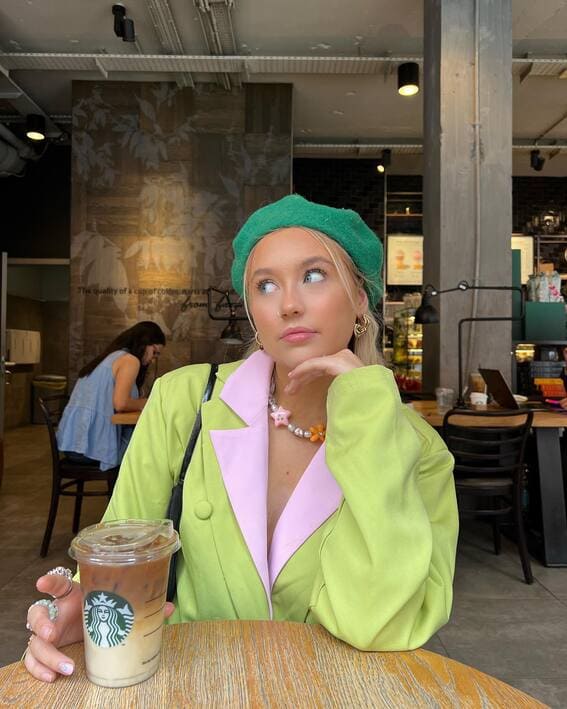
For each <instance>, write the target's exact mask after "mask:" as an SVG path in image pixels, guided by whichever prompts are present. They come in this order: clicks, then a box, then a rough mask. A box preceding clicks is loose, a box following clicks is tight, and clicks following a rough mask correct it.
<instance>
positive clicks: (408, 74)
mask: <svg viewBox="0 0 567 709" xmlns="http://www.w3.org/2000/svg"><path fill="white" fill-rule="evenodd" d="M418 91H419V64H418V63H417V62H405V63H404V64H400V65H399V66H398V93H399V94H400V95H401V96H415V94H416V93H417V92H418Z"/></svg>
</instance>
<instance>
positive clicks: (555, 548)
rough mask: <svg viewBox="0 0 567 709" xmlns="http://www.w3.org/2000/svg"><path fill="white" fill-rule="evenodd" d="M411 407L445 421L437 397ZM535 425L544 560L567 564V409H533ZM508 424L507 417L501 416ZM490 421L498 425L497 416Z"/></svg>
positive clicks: (479, 422)
mask: <svg viewBox="0 0 567 709" xmlns="http://www.w3.org/2000/svg"><path fill="white" fill-rule="evenodd" d="M412 408H413V409H414V410H415V411H417V412H418V413H420V414H421V415H422V416H423V418H424V419H425V420H426V421H427V422H428V423H429V424H431V426H433V427H435V428H441V426H442V425H443V414H440V413H438V411H437V405H436V403H435V402H434V401H414V402H412ZM533 414H534V418H533V424H532V426H533V429H534V433H535V438H536V447H537V467H538V471H537V472H538V476H539V484H540V490H541V515H542V526H543V540H542V545H543V562H544V563H545V565H546V566H567V512H566V509H565V492H564V487H563V464H562V460H561V444H560V435H561V431H562V429H563V428H564V427H567V411H565V412H555V411H534V412H533ZM488 421H489V419H482V418H480V417H479V418H478V419H472V420H471V419H469V420H468V421H467V425H469V426H482V425H486V423H487V422H488ZM501 421H502V425H506V421H507V420H506V419H501ZM490 425H492V426H494V425H496V424H495V422H494V420H492V421H490Z"/></svg>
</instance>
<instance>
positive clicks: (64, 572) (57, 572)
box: [47, 566, 73, 601]
mask: <svg viewBox="0 0 567 709" xmlns="http://www.w3.org/2000/svg"><path fill="white" fill-rule="evenodd" d="M47 576H64V577H65V578H66V579H67V581H69V585H68V586H67V589H66V590H65V593H62V594H61V595H60V596H54V595H53V594H52V593H50V594H49V595H50V596H51V597H52V598H53V600H55V601H59V600H61V599H62V598H66V597H67V596H68V595H69V594H70V593H71V591H72V590H73V572H72V571H71V569H66V568H65V567H64V566H56V567H55V568H54V569H51V571H48V572H47Z"/></svg>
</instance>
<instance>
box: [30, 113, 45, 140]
mask: <svg viewBox="0 0 567 709" xmlns="http://www.w3.org/2000/svg"><path fill="white" fill-rule="evenodd" d="M26 137H27V138H29V139H30V140H34V141H40V140H45V117H44V116H42V115H41V114H40V113H28V115H27V116H26Z"/></svg>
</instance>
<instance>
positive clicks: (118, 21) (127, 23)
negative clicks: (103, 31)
mask: <svg viewBox="0 0 567 709" xmlns="http://www.w3.org/2000/svg"><path fill="white" fill-rule="evenodd" d="M112 14H113V15H114V34H115V35H116V36H117V37H122V41H123V42H135V41H136V32H135V30H134V20H131V19H130V18H129V17H126V8H125V7H124V5H122V3H116V5H113V6H112Z"/></svg>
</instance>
